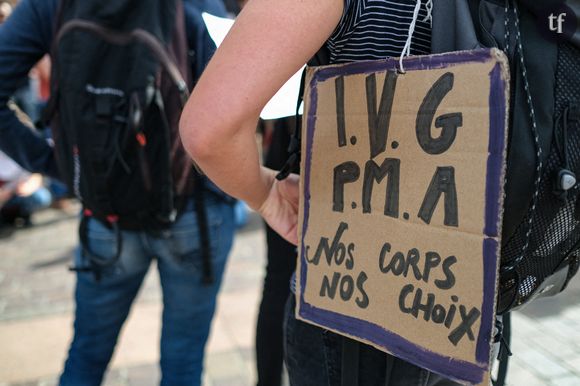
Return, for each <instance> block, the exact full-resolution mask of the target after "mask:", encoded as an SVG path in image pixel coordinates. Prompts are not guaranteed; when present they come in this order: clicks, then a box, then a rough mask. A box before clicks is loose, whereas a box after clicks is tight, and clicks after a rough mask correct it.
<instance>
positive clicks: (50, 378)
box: [0, 210, 580, 386]
mask: <svg viewBox="0 0 580 386" xmlns="http://www.w3.org/2000/svg"><path fill="white" fill-rule="evenodd" d="M73 213H74V211H72V212H71V213H69V214H66V213H63V212H57V211H54V210H48V211H45V212H43V213H40V214H39V215H38V216H37V218H36V219H35V223H36V225H35V226H34V227H32V228H29V229H24V230H20V231H18V232H17V233H15V234H14V235H13V236H12V237H11V238H8V239H0V386H32V385H47V386H48V385H55V382H56V378H57V376H58V373H59V371H60V368H61V365H62V362H63V359H64V357H65V354H66V348H67V344H68V342H69V340H70V337H71V324H72V318H71V312H72V308H73V303H72V301H71V293H72V288H73V275H72V274H70V273H69V272H67V269H66V268H67V266H68V265H69V264H70V260H71V256H72V250H73V246H74V244H75V241H76V216H75V215H74V214H73ZM264 245H265V241H264V234H263V230H262V228H261V223H260V221H259V220H258V219H257V218H256V217H255V216H254V217H251V221H250V224H249V225H248V226H247V227H246V228H244V229H243V230H242V231H241V232H240V233H239V234H238V238H237V241H236V243H235V246H234V249H233V251H232V254H231V257H230V261H229V264H228V269H227V273H226V277H225V282H224V286H223V290H222V292H221V295H220V298H219V308H218V311H217V315H216V318H215V320H214V324H213V329H212V335H211V338H210V343H209V345H208V349H207V352H208V355H207V359H206V374H205V381H204V386H249V385H253V384H254V380H255V371H254V358H253V339H254V325H255V316H256V309H257V306H258V302H259V294H260V287H261V281H262V275H263V266H264ZM154 273H155V270H151V272H150V274H149V276H148V277H147V280H146V285H145V286H144V288H143V290H142V291H141V293H140V295H139V298H138V301H137V303H136V304H135V307H134V308H133V310H132V312H131V315H130V319H129V321H128V325H127V326H126V328H125V329H124V331H123V334H122V337H121V340H120V342H119V345H118V349H117V352H116V354H115V358H114V360H113V363H112V366H111V371H110V372H109V374H108V376H107V379H106V382H105V385H106V386H129V385H138V386H150V385H156V384H157V380H158V377H159V372H158V369H157V366H156V362H157V358H158V354H157V349H158V343H157V342H158V339H159V318H160V294H159V289H158V279H157V276H156V275H155V274H154ZM513 325H514V327H513V328H514V340H513V343H512V347H511V348H512V351H513V352H514V357H513V359H512V361H511V364H510V372H509V378H508V380H509V385H512V386H520V385H525V386H536V385H542V386H568V385H570V386H572V385H574V386H578V385H580V278H576V279H575V281H574V282H573V283H572V284H571V288H569V290H568V291H567V292H566V293H565V294H562V295H560V296H559V297H557V298H553V299H551V300H550V301H549V302H546V301H538V302H536V303H535V304H532V305H530V306H528V307H527V308H525V309H524V310H523V311H521V312H518V313H516V314H515V315H514V317H513Z"/></svg>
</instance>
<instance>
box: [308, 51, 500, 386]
mask: <svg viewBox="0 0 580 386" xmlns="http://www.w3.org/2000/svg"><path fill="white" fill-rule="evenodd" d="M491 55H492V54H491V53H490V51H489V50H476V51H470V52H457V53H451V54H444V55H435V56H429V57H413V58H409V59H407V60H406V61H405V68H406V70H407V71H416V70H423V69H437V68H447V67H451V66H453V65H456V64H460V63H477V62H479V63H481V62H485V61H486V60H488V59H489V58H490V56H491ZM397 68H398V61H397V60H396V59H387V60H384V61H372V62H356V63H351V64H348V65H345V66H341V67H329V68H325V69H321V70H319V71H317V72H316V73H315V74H314V76H313V77H312V79H311V82H310V90H311V91H310V105H311V106H312V109H311V110H310V111H309V114H308V117H307V122H306V124H307V126H306V131H307V133H306V138H305V139H306V151H305V154H304V156H305V162H304V169H303V170H304V173H305V174H304V186H303V187H304V192H303V195H304V220H303V227H302V247H301V250H300V259H301V270H300V283H299V284H300V286H301V288H302V289H303V288H305V286H306V276H307V269H306V267H307V262H306V260H305V246H304V235H306V232H307V230H308V223H309V219H310V172H311V165H312V143H313V138H314V128H315V124H316V106H317V101H318V89H317V85H318V83H320V82H322V81H324V80H327V79H329V78H332V77H336V76H339V75H350V74H368V73H372V72H376V71H385V70H396V69H397ZM490 78H491V83H492V87H491V88H492V91H491V93H490V97H489V99H490V115H491V118H492V119H491V121H490V126H491V127H490V143H489V150H490V154H489V157H488V168H489V170H488V175H487V189H486V200H487V203H488V204H489V203H490V202H491V204H490V205H486V217H485V232H488V231H489V232H491V234H488V237H494V236H496V235H497V232H498V230H497V227H498V223H499V221H498V219H499V217H498V216H499V213H498V212H499V211H498V205H499V194H500V188H501V186H500V178H501V171H502V165H503V151H502V149H503V142H504V138H505V137H504V131H505V127H504V126H505V119H504V118H505V94H504V91H505V88H506V84H505V82H504V80H503V79H502V78H501V72H500V67H499V65H497V66H496V67H495V68H494V70H493V71H492V73H491V74H490ZM496 87H499V90H498V91H497V92H494V88H496ZM499 117H502V118H501V119H500V118H499ZM497 249H498V245H497V242H496V241H495V240H493V239H489V238H488V239H485V240H484V242H483V254H484V294H485V296H484V304H483V305H482V316H481V318H482V319H481V320H482V322H481V326H482V327H481V329H480V339H479V341H478V343H477V347H476V359H477V361H478V362H480V363H478V364H473V363H469V362H464V361H460V360H456V359H452V358H449V357H445V356H442V355H439V354H436V353H433V352H431V351H428V350H425V349H424V348H422V347H420V346H417V345H415V344H414V343H412V342H409V341H408V340H406V339H404V338H402V337H400V336H398V335H397V334H394V333H393V332H390V331H387V330H385V329H383V328H382V327H380V326H377V325H375V324H373V323H370V322H366V321H362V320H359V319H356V318H352V317H348V316H345V315H342V314H337V313H335V312H332V311H328V310H323V309H319V308H316V307H314V306H312V305H310V304H308V303H306V301H305V300H304V291H301V292H300V293H301V296H300V308H299V310H300V316H301V317H303V318H306V319H309V320H312V321H313V322H314V323H317V324H320V325H325V326H328V327H330V328H333V329H335V330H337V331H345V332H346V331H349V333H350V334H351V335H352V331H358V332H359V334H358V335H356V336H357V337H358V338H361V339H365V340H368V341H373V342H375V343H376V344H378V345H381V346H383V347H385V348H387V347H388V350H389V351H390V352H392V353H393V354H395V355H396V356H398V357H400V358H402V359H405V360H407V361H409V362H412V363H421V364H422V365H423V366H424V367H427V368H428V369H429V370H431V371H434V372H436V373H442V374H443V375H444V376H448V377H449V376H451V375H452V374H453V375H454V376H455V378H456V379H459V380H462V381H467V382H470V383H480V382H482V380H483V376H484V374H485V372H486V371H487V367H488V362H489V355H490V352H489V339H490V337H491V331H485V329H487V330H489V328H490V327H491V326H493V320H492V318H493V307H494V294H495V280H494V277H495V272H496V256H497ZM484 326H487V327H484ZM482 336H483V337H482ZM458 370H461V371H460V372H458Z"/></svg>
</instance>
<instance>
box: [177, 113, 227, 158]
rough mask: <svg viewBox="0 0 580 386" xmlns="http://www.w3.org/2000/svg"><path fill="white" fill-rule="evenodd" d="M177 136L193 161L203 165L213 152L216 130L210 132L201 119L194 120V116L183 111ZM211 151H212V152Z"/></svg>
mask: <svg viewBox="0 0 580 386" xmlns="http://www.w3.org/2000/svg"><path fill="white" fill-rule="evenodd" d="M179 134H180V136H181V142H182V144H183V147H184V148H185V150H186V151H187V153H188V154H189V155H190V157H191V158H193V160H194V161H196V162H198V163H199V162H200V161H201V163H203V160H204V159H207V158H209V156H210V154H211V153H212V152H215V144H216V143H217V140H218V139H217V137H218V133H217V130H211V127H209V125H205V124H203V122H202V120H201V119H195V116H194V114H192V113H190V112H188V111H187V109H186V110H184V112H183V114H182V115H181V119H180V120H179ZM212 149H213V151H212Z"/></svg>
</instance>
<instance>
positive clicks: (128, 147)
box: [46, 0, 211, 280]
mask: <svg viewBox="0 0 580 386" xmlns="http://www.w3.org/2000/svg"><path fill="white" fill-rule="evenodd" d="M188 53H189V48H188V44H187V39H186V34H185V16H184V11H183V4H182V1H181V0H115V1H103V0H93V1H90V0H62V1H61V2H60V4H59V9H58V11H57V17H56V29H55V38H54V40H53V47H52V52H51V57H52V63H53V68H52V78H51V100H50V101H49V106H48V108H47V114H46V119H47V121H49V123H50V126H51V128H52V130H53V133H54V141H55V148H56V156H57V157H56V158H57V162H58V165H59V168H60V171H61V174H62V177H63V179H64V180H65V182H66V183H67V186H68V188H69V189H70V191H71V193H74V195H75V196H76V197H77V198H78V199H79V200H80V201H81V202H82V205H83V209H84V216H83V219H82V221H81V224H80V227H79V233H80V240H81V245H82V248H83V253H84V255H85V256H87V257H88V258H89V261H90V267H77V269H90V270H93V271H95V273H96V274H97V275H98V272H99V271H100V269H101V268H103V267H106V266H110V265H112V264H114V263H115V262H116V261H117V260H118V258H119V255H120V253H121V249H122V237H121V234H120V230H145V231H149V232H162V231H163V230H166V229H168V228H169V227H170V226H171V224H172V223H173V222H174V221H175V219H176V217H177V216H178V215H179V213H180V212H181V211H182V210H183V207H184V205H185V198H186V197H189V196H191V194H192V193H193V192H195V196H196V198H197V199H196V200H195V201H196V210H197V212H198V221H199V223H200V233H201V239H202V247H203V248H204V249H205V250H204V251H203V252H204V260H205V261H204V273H205V275H204V278H205V279H206V280H208V279H211V271H210V264H209V256H208V254H209V249H208V245H209V244H208V241H207V238H208V235H207V227H206V226H204V225H206V219H205V211H204V206H203V202H202V201H203V199H202V189H201V186H199V184H200V183H201V181H202V180H201V178H196V177H195V176H196V174H195V172H194V168H193V164H192V161H191V160H190V159H189V157H188V156H187V154H186V153H185V151H184V149H183V147H182V144H181V141H180V139H179V133H178V122H179V117H180V114H181V110H182V108H183V105H184V104H185V101H186V100H187V97H188V95H189V89H190V86H191V79H190V78H191V76H190V74H191V66H190V63H189V58H188ZM194 180H195V181H194ZM194 183H195V184H196V189H193V185H194ZM89 218H94V219H97V220H99V221H101V222H103V223H104V224H106V225H107V226H109V227H110V228H111V229H113V230H115V232H116V234H117V250H116V256H114V257H111V256H98V255H96V254H94V253H93V252H91V251H90V250H89V248H88V245H87V239H86V237H87V234H86V233H87V229H86V225H87V221H88V219H89Z"/></svg>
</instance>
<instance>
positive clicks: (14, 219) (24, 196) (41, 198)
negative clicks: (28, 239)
mask: <svg viewBox="0 0 580 386" xmlns="http://www.w3.org/2000/svg"><path fill="white" fill-rule="evenodd" d="M51 201H52V199H51V194H50V192H49V191H48V189H46V188H45V187H44V186H43V181H42V176H41V175H40V174H30V173H28V172H27V171H26V170H24V169H22V168H21V167H20V166H19V165H18V164H17V163H16V162H14V161H13V160H12V159H11V158H10V157H8V156H7V155H6V154H4V153H3V152H2V151H0V227H2V226H3V227H6V226H14V225H17V223H19V222H20V223H21V224H22V225H23V226H30V225H32V221H31V216H32V214H33V213H34V212H36V211H38V210H40V209H43V208H46V207H48V206H49V205H50V203H51Z"/></svg>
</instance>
